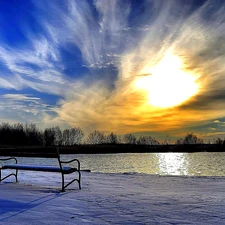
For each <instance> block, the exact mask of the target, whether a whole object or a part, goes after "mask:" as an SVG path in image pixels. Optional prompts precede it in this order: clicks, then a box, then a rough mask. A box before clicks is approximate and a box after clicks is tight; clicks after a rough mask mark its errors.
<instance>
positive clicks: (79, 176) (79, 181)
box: [62, 171, 81, 192]
mask: <svg viewBox="0 0 225 225" xmlns="http://www.w3.org/2000/svg"><path fill="white" fill-rule="evenodd" d="M77 172H78V179H77V178H76V179H73V180H71V181H70V182H69V183H67V184H66V185H65V182H64V174H63V173H62V192H64V191H65V189H66V187H68V186H69V185H70V184H72V183H73V182H74V181H77V182H78V185H79V189H80V190H81V173H80V171H77Z"/></svg>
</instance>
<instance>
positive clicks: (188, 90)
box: [135, 53, 198, 108]
mask: <svg viewBox="0 0 225 225" xmlns="http://www.w3.org/2000/svg"><path fill="white" fill-rule="evenodd" d="M141 74H144V76H140V77H138V79H137V80H136V83H135V86H136V88H138V89H141V90H145V91H147V93H148V101H149V102H148V103H149V104H151V105H152V106H155V107H159V108H169V107H173V106H177V105H180V104H182V103H183V102H185V101H187V100H188V99H190V98H191V97H192V96H194V95H195V94H196V93H197V92H198V84H197V83H196V79H197V77H196V76H195V75H194V74H192V73H190V72H185V71H184V70H183V69H182V61H181V59H180V58H179V57H178V56H176V55H173V54H171V53H168V54H167V55H166V56H165V57H164V58H163V59H162V60H161V61H160V62H159V63H158V64H157V65H156V66H154V67H152V68H149V67H148V66H146V67H145V68H144V69H143V70H142V71H141Z"/></svg>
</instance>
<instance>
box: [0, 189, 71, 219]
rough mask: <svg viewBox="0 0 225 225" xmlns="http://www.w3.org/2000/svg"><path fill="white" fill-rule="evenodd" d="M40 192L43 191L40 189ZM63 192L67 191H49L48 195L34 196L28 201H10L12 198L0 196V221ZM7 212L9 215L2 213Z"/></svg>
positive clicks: (61, 194) (56, 196)
mask: <svg viewBox="0 0 225 225" xmlns="http://www.w3.org/2000/svg"><path fill="white" fill-rule="evenodd" d="M40 193H43V191H42V190H40ZM65 194H67V193H61V192H57V191H55V192H51V193H50V194H49V195H46V196H43V197H41V198H36V199H34V200H32V201H29V202H20V201H12V200H7V199H2V198H1V199H0V217H1V218H0V221H5V220H7V219H9V218H11V217H14V216H17V215H19V214H21V213H24V212H26V211H28V210H30V209H32V208H34V207H36V206H38V205H41V204H43V203H46V202H49V201H51V200H53V199H56V198H59V197H62V196H63V195H65ZM7 213H10V215H6V216H5V217H4V214H7ZM3 217H4V218H3Z"/></svg>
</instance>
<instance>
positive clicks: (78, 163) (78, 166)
mask: <svg viewBox="0 0 225 225" xmlns="http://www.w3.org/2000/svg"><path fill="white" fill-rule="evenodd" d="M75 161H76V162H77V170H80V161H79V160H78V159H72V160H69V161H61V160H60V163H71V162H75Z"/></svg>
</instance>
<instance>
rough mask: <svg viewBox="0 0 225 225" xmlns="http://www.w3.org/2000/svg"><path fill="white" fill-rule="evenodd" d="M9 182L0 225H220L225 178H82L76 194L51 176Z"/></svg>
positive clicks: (1, 188)
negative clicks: (62, 186)
mask: <svg viewBox="0 0 225 225" xmlns="http://www.w3.org/2000/svg"><path fill="white" fill-rule="evenodd" d="M4 172H5V171H4ZM69 176H70V175H69ZM12 180H13V178H12ZM12 180H11V178H10V179H9V180H6V181H4V182H3V183H2V184H0V224H1V225H4V224H7V225H13V224H15V225H25V224H27V225H34V224H37V225H40V224H49V225H67V224H68V225H69V224H71V225H72V224H73V225H74V224H79V225H82V224H96V225H101V224H129V225H130V224H195V225H197V224H204V225H206V224H225V177H224V178H223V177H217V178H215V177H176V176H157V175H145V174H104V173H88V172H83V173H82V189H81V190H79V189H78V185H77V183H74V184H73V185H72V188H73V189H68V190H67V191H66V192H64V193H61V192H60V187H61V183H60V174H57V173H43V172H29V171H24V172H23V171H21V172H19V183H11V181H12Z"/></svg>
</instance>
